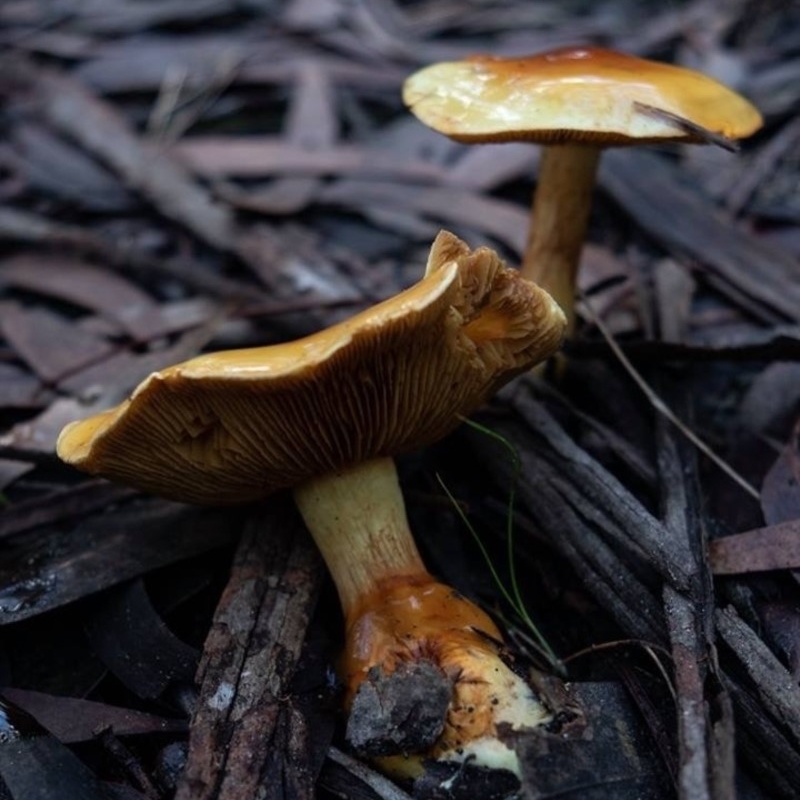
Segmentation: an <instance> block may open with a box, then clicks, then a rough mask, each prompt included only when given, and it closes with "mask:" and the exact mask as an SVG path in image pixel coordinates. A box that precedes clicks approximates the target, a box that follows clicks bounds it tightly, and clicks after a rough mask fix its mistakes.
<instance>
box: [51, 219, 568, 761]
mask: <svg viewBox="0 0 800 800" xmlns="http://www.w3.org/2000/svg"><path fill="white" fill-rule="evenodd" d="M564 326H565V319H564V315H563V313H562V312H561V310H560V309H559V308H558V306H557V305H556V304H555V303H554V302H553V300H552V299H551V298H550V296H549V295H548V294H547V293H546V292H544V291H542V290H541V289H539V288H538V287H537V286H535V285H534V284H532V283H530V282H529V281H526V280H524V279H522V278H521V277H520V276H519V273H518V272H517V271H516V270H512V269H509V268H507V267H505V266H504V265H503V264H502V262H501V261H500V260H499V258H498V257H497V255H496V254H495V253H494V252H493V251H491V250H489V249H487V248H479V249H477V250H474V251H470V250H469V248H468V247H467V246H466V245H465V244H464V243H463V242H461V241H460V240H459V239H457V238H456V237H455V236H453V235H452V234H448V233H444V232H443V233H441V234H439V236H438V237H437V239H436V241H435V242H434V245H433V247H432V249H431V253H430V257H429V261H428V265H427V270H426V274H425V277H424V278H423V279H422V280H421V281H420V282H419V283H417V284H416V285H414V286H412V287H411V288H410V289H408V290H406V291H404V292H401V293H400V294H398V295H397V296H395V297H393V298H392V299H389V300H387V301H385V302H383V303H380V304H378V305H376V306H374V307H373V308H371V309H369V310H367V311H365V312H363V313H361V314H358V315H357V316H355V317H353V318H351V319H349V320H347V321H345V322H342V323H340V324H338V325H335V326H333V327H331V328H328V329H327V330H324V331H322V332H320V333H317V334H315V335H312V336H309V337H307V338H304V339H300V340H299V341H295V342H291V343H288V344H280V345H274V346H269V347H261V348H255V349H246V350H238V351H229V352H221V353H210V354H207V355H202V356H199V357H198V358H195V359H193V360H191V361H187V362H186V363H183V364H179V365H177V366H173V367H170V368H168V369H164V370H162V371H161V372H157V373H154V374H152V375H150V377H148V378H147V379H146V380H145V381H144V382H143V383H142V384H140V385H139V387H138V388H137V389H136V390H135V391H134V392H133V394H132V395H131V397H130V399H128V400H126V401H125V402H124V403H122V404H121V405H119V406H117V407H116V408H113V409H111V410H109V411H106V412H104V413H101V414H99V415H97V416H94V417H91V418H89V419H85V420H82V421H78V422H73V423H71V424H70V425H68V426H67V427H66V428H65V429H64V430H63V432H62V433H61V436H60V437H59V440H58V445H57V449H58V454H59V456H60V457H61V458H62V459H64V460H65V461H67V462H68V463H70V464H73V465H75V466H76V467H78V468H80V469H82V470H85V471H87V472H90V473H92V474H97V475H102V476H105V477H108V478H111V479H112V480H117V481H121V482H124V483H127V484H130V485H132V486H135V487H137V488H140V489H142V490H144V491H147V492H152V493H155V494H159V495H162V496H165V497H169V498H173V499H175V500H180V501H185V502H190V503H199V504H206V505H219V504H230V503H240V502H246V501H250V500H256V499H259V498H263V497H265V496H267V495H269V494H270V493H272V492H275V491H277V490H280V489H286V488H290V489H292V490H293V492H294V497H295V500H296V503H297V506H298V507H299V509H300V512H301V514H302V516H303V518H304V519H305V521H306V524H307V526H308V528H309V530H310V532H311V534H312V536H313V537H314V540H315V541H316V543H317V545H318V546H319V549H320V551H321V553H322V556H323V558H324V559H325V562H326V563H327V565H328V567H329V569H330V572H331V575H332V576H333V579H334V582H335V584H336V588H337V590H338V593H339V597H340V599H341V603H342V606H343V609H344V614H345V620H346V641H345V656H344V659H343V664H344V666H343V678H344V681H345V684H346V689H347V702H348V704H349V705H350V706H351V707H352V711H351V722H352V719H353V716H354V715H357V713H358V714H360V715H361V716H362V717H363V716H364V714H365V713H366V714H369V713H371V712H370V710H371V709H374V705H373V704H372V702H371V700H370V698H371V697H372V698H373V699H374V692H375V688H376V687H375V682H376V681H377V682H378V683H380V681H381V680H384V679H387V680H391V679H392V677H393V676H399V677H398V680H404V681H406V682H407V685H408V686H413V685H415V682H418V681H419V680H422V681H423V682H424V681H426V680H429V679H430V681H432V683H433V684H435V686H434V689H436V691H432V693H431V694H430V695H429V696H428V697H429V698H430V697H432V696H434V695H435V696H436V697H438V698H439V701H438V706H437V702H436V701H434V700H430V699H426V697H425V696H424V693H423V695H421V696H420V697H419V698H418V699H417V701H416V705H415V707H414V708H413V709H412V710H411V712H410V713H411V714H412V715H413V716H416V717H417V718H418V719H419V718H420V717H425V718H426V719H425V724H424V725H422V726H421V727H422V728H423V731H422V733H420V731H419V730H417V731H416V732H415V733H414V734H413V736H412V737H411V738H412V739H413V740H414V741H411V740H410V739H407V738H403V735H402V731H401V732H400V734H399V735H398V733H397V731H394V730H392V731H390V732H388V737H387V736H382V735H376V736H374V737H370V736H367V737H366V739H364V737H363V735H362V734H363V730H362V732H361V734H358V733H357V734H356V735H355V736H354V737H352V738H354V739H358V741H356V742H355V743H356V744H357V745H358V746H359V747H360V748H361V749H362V751H364V752H366V753H367V754H369V755H372V756H380V757H387V758H386V760H385V761H384V764H385V765H386V766H387V768H389V769H390V770H391V771H393V772H395V773H398V774H411V773H413V772H414V771H415V770H417V769H419V767H420V764H421V763H422V760H423V759H428V758H437V759H442V760H445V761H451V760H453V761H464V760H467V759H474V760H475V763H477V764H482V765H485V766H488V767H492V768H510V769H514V767H515V763H516V762H515V756H514V754H513V751H512V750H511V749H510V748H508V747H507V746H505V745H502V744H501V743H500V741H499V737H498V730H500V729H501V727H502V726H503V724H504V723H505V724H506V725H508V726H511V727H512V728H519V727H533V726H536V725H538V724H540V723H542V722H544V721H545V720H547V718H548V714H549V712H548V710H547V709H546V708H545V707H544V706H543V705H542V704H541V703H540V702H539V700H538V699H537V698H536V696H535V695H534V693H533V692H532V691H531V689H530V688H529V687H528V685H527V683H526V681H525V680H523V679H522V678H520V677H519V676H518V675H517V673H516V672H514V671H513V670H512V669H511V668H510V667H509V666H508V665H507V664H506V663H505V661H504V660H503V657H502V656H501V635H500V632H499V631H498V629H497V627H496V626H495V625H494V623H493V622H492V620H491V619H490V618H489V617H488V616H487V615H486V614H485V613H484V612H483V611H481V610H480V609H479V608H478V607H477V606H476V605H474V604H473V603H472V602H470V601H468V600H467V599H465V598H464V597H462V596H461V595H459V594H458V593H457V592H456V591H455V590H454V589H452V588H450V587H449V586H446V585H444V584H442V583H440V582H438V581H437V580H435V579H434V578H433V577H432V576H431V575H430V574H429V573H428V571H427V570H426V568H425V566H424V564H423V562H422V559H421V558H420V555H419V552H418V551H417V547H416V545H415V543H414V540H413V538H412V535H411V533H410V531H409V527H408V522H407V520H406V512H405V507H404V504H403V498H402V495H401V493H400V488H399V485H398V481H397V475H396V472H395V467H394V462H393V461H392V456H395V455H397V454H399V453H402V452H404V451H408V450H412V449H416V448H420V447H422V446H424V445H427V444H430V443H432V442H434V441H436V440H438V439H440V438H441V437H443V436H444V435H445V434H447V433H448V432H449V431H451V430H452V429H453V428H454V427H456V425H458V423H459V421H460V419H461V418H462V415H465V414H469V413H470V412H471V411H472V410H474V409H475V408H476V407H477V406H479V405H481V404H482V403H483V402H484V401H485V400H486V399H487V398H488V397H489V396H490V395H491V394H492V393H493V392H495V390H497V389H498V388H499V387H500V386H501V385H502V384H503V383H505V382H506V381H508V380H509V379H511V378H512V377H513V376H515V375H517V374H519V373H520V372H522V371H524V370H526V369H528V368H529V367H531V366H532V365H533V364H535V363H536V362H538V361H540V360H542V359H544V358H547V357H548V356H549V355H550V354H551V353H553V351H554V350H555V349H556V348H557V347H558V345H559V343H560V342H561V339H562V336H563V332H564ZM431 674H433V676H434V677H433V678H431V677H430V676H431ZM365 687H367V688H365ZM442 687H444V691H441V689H442ZM412 693H413V692H412ZM412 705H414V701H413V700H412ZM407 710H408V709H407ZM387 724H388V723H387ZM379 727H380V725H378V728H379ZM417 727H418V728H419V727H420V726H417ZM359 736H361V739H359ZM411 749H413V750H416V756H415V757H413V758H406V757H405V756H406V754H407V751H409V750H411Z"/></svg>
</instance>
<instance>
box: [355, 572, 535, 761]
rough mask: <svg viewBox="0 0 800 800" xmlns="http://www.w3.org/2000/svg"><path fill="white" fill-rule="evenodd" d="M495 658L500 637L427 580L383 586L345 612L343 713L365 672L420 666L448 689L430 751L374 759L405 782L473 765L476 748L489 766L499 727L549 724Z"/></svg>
mask: <svg viewBox="0 0 800 800" xmlns="http://www.w3.org/2000/svg"><path fill="white" fill-rule="evenodd" d="M501 651H502V640H501V635H500V632H499V630H498V629H497V627H496V626H495V624H494V623H493V622H492V620H491V619H490V618H489V617H488V616H487V614H485V613H484V612H483V611H481V609H479V608H478V607H477V606H476V605H475V604H474V603H472V602H470V601H469V600H467V599H466V598H464V597H462V596H461V595H460V594H458V592H456V591H455V590H454V589H453V588H451V587H449V586H446V585H444V584H442V583H439V582H437V581H435V580H434V579H433V578H431V577H430V576H429V575H417V576H414V577H411V578H409V577H406V578H404V579H399V578H396V577H395V578H392V579H390V580H387V581H383V582H381V583H380V584H378V586H377V587H376V588H375V589H374V590H373V591H372V592H371V593H370V594H369V595H368V596H365V597H363V598H361V599H360V602H358V603H357V604H356V606H355V607H354V608H352V609H350V611H349V613H348V615H347V639H346V650H345V654H344V657H343V662H342V672H343V677H344V679H345V682H346V686H347V705H348V707H349V706H350V705H351V704H352V702H353V699H354V697H355V696H356V693H357V691H358V689H359V686H361V684H362V683H363V682H364V680H365V679H366V678H367V676H368V673H369V671H370V669H372V668H373V667H379V668H380V669H381V671H382V672H383V674H386V675H390V674H391V673H393V672H394V671H395V670H396V669H397V667H398V666H399V665H401V664H408V663H410V662H422V661H427V662H429V663H431V664H433V665H435V666H436V667H438V669H439V670H440V671H441V672H442V673H443V674H444V675H445V676H446V677H447V678H448V679H449V681H450V683H451V686H452V693H451V698H450V703H449V706H448V708H447V712H446V716H445V719H444V721H443V729H442V732H441V734H440V735H439V737H438V738H437V740H436V742H435V743H434V744H433V746H431V747H429V748H428V749H427V750H426V751H425V752H424V753H417V754H413V757H411V758H407V757H405V755H399V757H393V758H389V759H382V764H383V767H384V768H385V769H386V770H387V771H390V772H392V773H394V774H399V775H406V776H413V775H414V774H416V773H418V772H419V770H420V769H421V764H422V760H424V759H444V760H462V759H464V758H466V757H467V756H469V757H470V758H476V757H477V758H478V760H479V761H480V759H481V756H480V754H478V755H477V756H476V749H475V748H476V746H477V745H478V743H480V747H478V749H486V748H487V747H488V749H489V750H491V751H492V752H491V754H490V755H489V761H492V762H493V761H494V759H496V757H497V751H498V747H496V746H487V744H486V743H487V742H493V743H494V744H495V745H496V743H497V735H498V726H499V725H500V724H501V723H505V724H507V725H509V726H511V727H512V728H519V727H535V726H536V725H539V724H541V723H542V722H544V721H546V720H547V719H548V718H549V713H548V712H547V711H546V709H544V707H543V706H542V705H541V704H540V703H539V702H538V700H537V699H536V698H535V696H534V695H533V692H532V691H531V689H530V688H529V687H528V685H527V683H526V682H525V681H524V680H523V679H522V678H521V677H520V676H519V675H517V674H516V673H515V672H513V670H511V669H510V668H509V667H508V665H507V664H506V663H505V662H504V661H503V659H502V652H501ZM500 760H501V761H502V760H503V759H502V758H501V759H500ZM509 763H510V762H509V760H508V759H506V760H505V761H503V763H501V764H499V766H500V767H501V768H504V769H508V768H511V767H509ZM488 766H494V763H490V764H488Z"/></svg>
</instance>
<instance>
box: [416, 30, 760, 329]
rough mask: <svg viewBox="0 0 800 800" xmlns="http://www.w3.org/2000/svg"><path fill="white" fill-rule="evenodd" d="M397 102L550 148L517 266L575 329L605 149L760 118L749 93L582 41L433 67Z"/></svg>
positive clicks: (448, 129)
mask: <svg viewBox="0 0 800 800" xmlns="http://www.w3.org/2000/svg"><path fill="white" fill-rule="evenodd" d="M403 99H404V100H405V103H406V105H408V107H409V108H410V109H411V111H412V112H413V113H414V114H415V115H416V116H417V117H418V118H419V119H420V120H421V121H422V122H424V123H425V124H426V125H428V126H429V127H431V128H433V129H434V130H436V131H439V132H440V133H443V134H445V135H447V136H449V137H450V138H452V139H455V140H457V141H460V142H468V143H478V142H509V141H529V142H536V143H540V144H543V145H545V147H544V150H543V152H542V158H541V163H540V165H539V176H538V185H537V189H536V193H535V197H534V202H533V205H532V210H531V223H530V227H529V229H528V242H527V246H526V249H525V254H524V256H523V261H522V274H523V276H524V277H526V278H528V280H532V281H535V282H536V283H538V284H539V285H540V286H541V287H542V288H544V289H546V290H547V291H548V292H550V294H551V295H552V296H553V298H554V299H555V300H556V301H557V302H558V303H559V305H561V307H562V308H563V309H564V311H565V313H566V314H567V316H568V319H569V323H568V329H569V330H570V331H571V330H572V328H573V326H574V310H573V307H574V300H575V283H576V274H577V270H578V264H579V259H580V252H581V247H582V246H583V240H584V237H585V234H586V226H587V223H588V219H589V210H590V207H591V199H592V189H593V187H594V182H595V175H596V171H597V164H598V159H599V156H600V153H601V151H602V149H603V148H605V147H614V146H620V145H633V144H645V143H654V142H685V143H700V144H707V143H709V142H716V143H718V144H723V145H725V144H728V143H729V142H730V141H732V140H734V139H739V138H742V137H745V136H749V135H750V134H752V133H753V132H755V131H756V130H758V129H759V128H760V127H761V124H762V119H761V115H760V114H759V112H758V110H757V109H756V108H755V107H754V106H752V105H751V104H750V103H749V102H748V101H747V100H745V99H744V98H743V97H741V96H740V95H738V94H737V93H736V92H734V91H732V90H731V89H729V88H727V87H726V86H723V85H722V84H721V83H718V82H717V81H715V80H712V79H711V78H709V77H707V76H705V75H703V74H701V73H699V72H696V71H694V70H690V69H685V68H682V67H676V66H673V65H671V64H662V63H659V62H656V61H648V60H645V59H641V58H636V57H634V56H629V55H624V54H622V53H616V52H614V51H611V50H604V49H602V48H598V47H588V46H587V47H565V48H561V49H558V50H552V51H549V52H546V53H539V54H537V55H533V56H527V57H521V58H494V57H492V56H475V57H473V58H468V59H466V60H464V61H452V62H442V63H439V64H433V65H431V66H429V67H425V68H424V69H422V70H420V71H418V72H416V73H415V74H414V75H412V76H411V77H409V78H408V79H407V80H406V82H405V85H404V87H403Z"/></svg>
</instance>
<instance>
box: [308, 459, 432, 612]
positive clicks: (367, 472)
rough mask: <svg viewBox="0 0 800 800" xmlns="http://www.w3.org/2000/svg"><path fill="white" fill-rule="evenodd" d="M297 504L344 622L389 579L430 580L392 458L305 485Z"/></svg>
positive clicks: (360, 465)
mask: <svg viewBox="0 0 800 800" xmlns="http://www.w3.org/2000/svg"><path fill="white" fill-rule="evenodd" d="M294 497H295V502H296V503H297V507H298V508H299V509H300V513H301V514H302V515H303V519H304V520H305V521H306V525H307V526H308V529H309V530H310V531H311V535H312V536H313V537H314V541H315V542H316V543H317V547H319V549H320V552H321V553H322V557H323V558H324V559H325V563H326V564H327V565H328V569H329V570H330V572H331V575H332V576H333V580H334V582H335V583H336V589H337V591H338V592H339V599H340V600H341V602H342V607H343V609H344V613H345V616H347V617H349V616H350V615H351V613H352V612H353V610H354V608H355V607H356V606H357V605H358V603H359V601H360V600H361V599H362V598H363V597H364V596H365V595H366V594H370V593H372V592H373V591H374V590H375V588H376V587H377V586H379V585H381V584H383V583H384V582H385V581H386V580H387V579H389V578H390V577H391V578H392V580H393V581H397V580H398V579H402V580H406V579H407V580H414V579H419V578H423V579H427V578H429V576H428V573H427V571H426V569H425V565H424V564H423V563H422V559H421V557H420V555H419V551H418V550H417V546H416V544H415V543H414V539H413V537H412V535H411V530H410V529H409V527H408V519H407V517H406V509H405V504H404V502H403V495H402V493H401V491H400V485H399V483H398V481H397V471H396V469H395V466H394V461H392V459H391V458H376V459H372V460H370V461H365V462H363V463H361V464H358V465H356V466H355V467H351V468H350V469H345V470H341V471H338V472H331V473H328V474H327V475H322V476H321V477H319V478H313V479H312V480H309V481H306V482H305V483H303V484H301V485H300V486H298V487H296V488H295V490H294Z"/></svg>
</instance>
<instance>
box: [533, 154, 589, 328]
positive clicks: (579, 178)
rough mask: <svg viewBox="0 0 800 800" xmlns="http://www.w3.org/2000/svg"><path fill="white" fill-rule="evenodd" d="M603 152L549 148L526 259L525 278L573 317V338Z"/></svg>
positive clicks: (570, 319) (544, 157) (541, 172)
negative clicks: (583, 256) (583, 254)
mask: <svg viewBox="0 0 800 800" xmlns="http://www.w3.org/2000/svg"><path fill="white" fill-rule="evenodd" d="M600 152H601V151H600V149H599V148H597V147H594V146H592V145H580V144H562V145H550V146H548V147H545V148H544V150H543V152H542V159H541V163H540V165H539V178H538V180H537V185H536V194H535V196H534V202H533V209H532V211H531V225H530V229H529V232H528V243H527V246H526V248H525V255H524V257H523V260H522V270H521V272H522V276H523V277H524V278H527V279H528V280H531V281H533V282H534V283H538V284H539V286H541V287H542V288H543V289H546V290H547V291H548V292H549V293H550V294H551V295H552V297H553V299H554V300H555V301H556V302H557V303H558V304H559V305H560V306H561V308H562V309H563V311H564V313H565V314H566V315H567V325H568V327H567V332H568V334H569V333H572V331H573V330H574V327H575V309H574V306H575V285H576V277H577V273H578V265H579V263H580V256H581V248H582V247H583V242H584V239H585V238H586V226H587V224H588V222H589V211H590V209H591V205H592V190H593V189H594V184H595V176H596V174H597V163H598V160H599V156H600Z"/></svg>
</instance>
